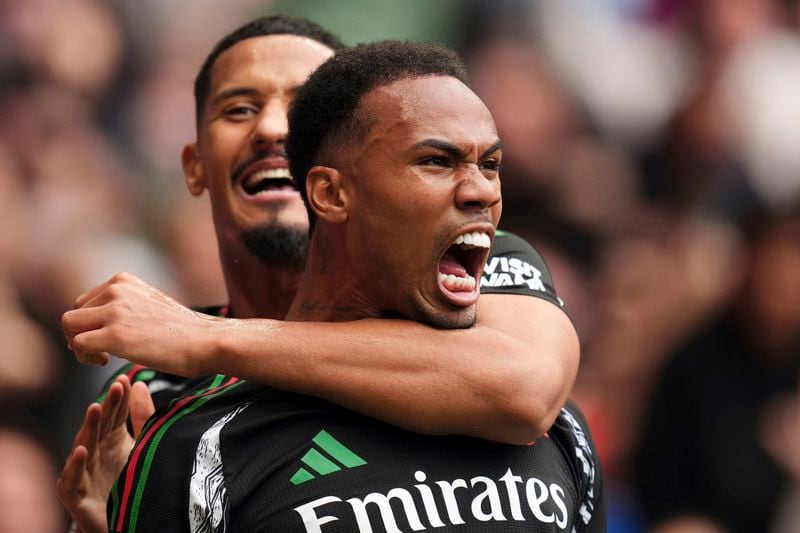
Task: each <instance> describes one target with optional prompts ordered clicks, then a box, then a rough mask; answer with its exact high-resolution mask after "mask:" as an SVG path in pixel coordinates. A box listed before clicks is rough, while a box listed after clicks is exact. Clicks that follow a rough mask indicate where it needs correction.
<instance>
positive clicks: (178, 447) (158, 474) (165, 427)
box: [106, 375, 249, 533]
mask: <svg viewBox="0 0 800 533" xmlns="http://www.w3.org/2000/svg"><path fill="white" fill-rule="evenodd" d="M243 383H244V382H243V381H241V380H239V379H237V378H232V377H227V376H222V375H217V376H214V377H212V378H209V379H207V380H206V381H205V382H203V383H202V384H201V385H199V386H197V387H195V388H193V389H192V390H190V391H188V392H186V393H185V394H184V395H182V396H181V397H179V398H176V399H175V400H174V401H172V402H171V403H170V404H169V405H166V406H163V407H161V408H160V409H158V410H157V411H156V413H155V414H154V415H153V416H152V417H150V419H149V420H148V421H147V424H146V425H145V426H144V428H143V429H142V433H141V434H140V435H139V437H138V439H137V440H136V443H135V444H134V447H133V449H132V450H131V453H130V455H129V456H128V461H127V463H126V464H125V466H124V468H123V469H122V472H120V475H119V477H118V478H117V480H116V482H115V483H114V485H113V487H112V489H111V493H110V495H109V499H108V502H107V507H106V512H107V514H106V517H107V520H108V526H109V531H111V532H113V533H122V532H125V533H149V532H151V531H170V532H174V533H180V532H186V533H189V532H195V531H209V532H210V531H218V530H220V529H219V526H220V524H221V523H222V521H223V517H225V516H226V514H225V513H226V512H227V506H226V505H225V500H224V496H225V495H224V486H223V494H219V493H217V494H201V496H206V497H209V498H210V500H209V501H212V502H215V504H216V502H219V505H218V506H216V507H210V508H208V509H201V510H199V511H198V512H195V511H194V508H195V505H194V503H193V502H194V499H193V494H192V493H191V489H192V488H193V487H192V485H191V482H192V480H193V479H194V478H195V475H196V474H197V472H196V470H197V467H196V458H197V456H198V454H202V453H207V452H208V449H207V448H204V447H203V445H202V444H203V442H205V441H204V439H206V440H207V435H208V434H209V433H211V434H214V428H215V427H216V426H215V423H216V421H217V419H218V418H220V417H221V416H222V415H224V414H225V413H227V409H228V406H227V404H225V403H224V402H221V400H223V399H227V398H226V395H229V394H231V393H232V392H234V391H235V390H236V389H238V387H239V385H241V384H243ZM248 394H249V393H248ZM214 402H217V403H214ZM220 404H222V405H220ZM234 405H236V403H234ZM220 409H221V410H222V412H219V410H220ZM189 415H191V416H189ZM200 474H202V475H204V476H206V477H210V478H213V477H214V476H220V475H222V472H221V470H218V471H215V472H211V473H208V472H200ZM207 486H211V487H216V486H217V485H213V484H207ZM212 492H214V491H212ZM215 496H218V497H222V499H221V500H218V499H215V498H214V497H215ZM212 519H213V520H212ZM210 520H211V521H212V522H213V523H211V522H209V521H210Z"/></svg>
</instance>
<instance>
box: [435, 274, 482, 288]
mask: <svg viewBox="0 0 800 533" xmlns="http://www.w3.org/2000/svg"><path fill="white" fill-rule="evenodd" d="M439 281H440V282H441V283H442V285H444V287H445V288H446V289H447V290H449V291H453V292H470V291H473V290H475V285H476V282H475V278H473V277H472V276H470V275H469V274H467V275H466V276H465V277H463V278H460V277H458V276H454V275H453V274H443V273H442V272H439Z"/></svg>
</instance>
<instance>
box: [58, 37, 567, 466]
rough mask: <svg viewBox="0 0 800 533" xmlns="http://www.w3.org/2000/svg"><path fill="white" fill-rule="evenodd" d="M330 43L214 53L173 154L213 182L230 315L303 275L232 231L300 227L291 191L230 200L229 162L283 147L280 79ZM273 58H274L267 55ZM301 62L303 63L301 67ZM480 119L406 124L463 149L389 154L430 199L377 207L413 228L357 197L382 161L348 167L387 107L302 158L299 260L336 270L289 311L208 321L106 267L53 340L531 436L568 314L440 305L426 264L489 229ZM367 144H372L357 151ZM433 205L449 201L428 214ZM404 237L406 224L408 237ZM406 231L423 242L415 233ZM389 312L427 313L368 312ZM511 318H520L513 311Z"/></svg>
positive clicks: (275, 299) (515, 439)
mask: <svg viewBox="0 0 800 533" xmlns="http://www.w3.org/2000/svg"><path fill="white" fill-rule="evenodd" d="M330 53H331V52H330V50H328V49H326V48H325V47H324V46H321V45H319V44H318V43H316V42H314V41H311V40H310V39H306V38H302V37H297V36H269V37H259V38H254V39H248V40H246V41H243V42H240V43H238V44H237V45H235V46H234V47H232V48H231V49H229V50H228V51H226V52H225V53H223V54H222V55H221V56H220V57H219V58H218V60H217V63H216V64H215V67H214V75H213V79H212V91H211V96H210V98H209V102H207V104H206V106H205V110H204V117H203V119H202V120H201V121H200V125H199V130H198V141H197V143H193V144H189V145H187V147H186V148H185V149H184V151H183V154H182V162H183V166H184V171H185V174H186V182H187V185H188V187H189V190H190V192H192V194H195V195H199V194H201V193H202V192H203V191H204V190H206V189H207V190H208V191H209V193H210V194H209V196H210V198H211V202H212V208H213V213H214V221H215V227H216V231H217V235H218V240H219V244H220V257H221V259H222V264H223V270H224V273H225V278H226V284H227V286H228V293H229V295H230V303H231V308H232V309H233V311H234V313H235V316H236V317H237V318H250V317H261V318H264V317H266V318H282V317H283V316H284V315H285V313H286V311H287V309H288V306H289V304H288V302H289V301H290V300H291V297H292V296H294V293H295V290H296V289H297V286H298V283H299V278H300V273H299V272H297V271H296V269H291V268H288V267H279V266H275V265H269V264H266V263H264V262H263V261H261V260H259V259H256V258H254V257H252V256H251V255H250V254H249V252H248V251H247V250H246V249H245V248H244V246H243V245H242V244H241V242H240V239H239V235H240V234H241V231H242V229H246V228H248V227H252V225H254V224H258V223H263V222H264V221H265V220H269V219H270V217H277V218H278V219H279V220H280V221H281V223H289V224H293V223H300V220H299V216H300V215H299V213H300V212H301V211H300V210H302V217H303V222H302V223H303V224H307V222H305V211H304V208H303V207H302V204H301V200H300V198H299V195H297V197H296V198H295V197H293V196H291V195H284V196H280V195H277V196H278V198H275V199H273V200H270V201H264V202H260V203H256V202H252V201H249V200H248V199H247V198H245V197H244V196H242V194H241V190H240V189H239V188H238V185H237V181H236V180H235V179H234V176H236V175H237V171H239V170H241V169H243V168H247V167H248V165H251V164H252V163H253V162H258V161H261V160H264V159H265V157H264V156H265V155H266V156H267V159H269V157H273V158H274V157H278V156H279V155H280V154H282V151H283V139H284V138H285V135H286V117H285V113H286V107H287V106H288V104H289V103H290V102H291V98H292V95H293V93H294V90H295V89H296V87H297V86H299V84H300V83H302V81H304V79H305V77H306V76H307V75H308V74H309V73H310V72H311V71H312V70H313V69H314V68H316V67H317V66H318V65H319V63H321V62H322V61H324V60H325V59H326V58H327V57H328V55H330ZM284 56H285V59H286V61H283V60H281V61H275V60H276V59H278V58H279V57H284ZM265 58H269V61H267V60H266V59H265ZM303 61H305V63H304V64H305V68H306V72H305V73H304V75H302V74H301V73H300V67H299V66H298V65H299V64H300V63H302V62H303ZM289 66H291V68H293V69H295V70H294V74H293V75H292V76H289V75H288V74H286V68H288V67H289ZM447 81H448V82H450V85H448V87H449V89H448V90H449V91H451V92H449V93H448V96H455V95H458V94H460V95H461V96H462V97H463V96H464V95H463V94H461V93H463V91H464V90H467V89H466V88H465V87H463V86H462V87H455V86H452V85H453V84H452V82H454V81H455V80H449V79H448V80H447ZM235 89H242V90H235ZM244 89H247V90H244ZM251 89H252V90H251ZM385 89H387V90H388V89H390V87H387V88H385ZM226 91H227V92H226ZM467 91H468V90H467ZM429 92H430V91H429ZM433 92H434V93H435V92H436V91H433ZM225 94H227V95H228V96H227V97H225V96H224V95H225ZM470 94H471V93H470ZM220 95H223V96H220ZM373 96H374V97H375V98H377V100H379V101H376V102H375V104H376V105H378V106H379V107H380V108H381V110H382V112H387V113H388V112H389V111H391V110H394V111H400V110H406V111H408V112H410V113H412V114H413V112H419V109H420V108H421V106H417V111H414V105H415V103H414V102H412V101H398V100H397V98H396V97H397V95H396V94H395V95H392V94H389V93H385V91H378V92H375V94H372V93H371V94H370V97H373ZM435 96H436V95H433V94H429V95H426V97H435ZM472 97H473V98H475V99H476V100H477V97H474V95H472ZM438 100H447V98H444V97H437V101H438ZM424 101H425V100H422V99H418V100H417V102H424ZM478 102H479V100H478ZM442 103H446V102H442ZM462 103H463V102H462ZM473 105H476V103H475V102H473ZM481 106H482V104H481ZM442 116H444V114H440V115H439V116H438V117H437V116H428V117H427V119H426V120H428V121H433V120H434V119H435V120H438V119H441V118H442ZM478 116H480V117H483V119H482V125H483V127H482V133H483V135H484V136H483V137H481V138H477V137H474V134H473V133H472V132H471V130H472V124H470V123H469V121H465V118H464V117H463V116H462V117H460V118H459V119H458V120H454V123H453V124H450V125H449V126H448V127H447V131H445V132H439V131H426V130H425V128H424V124H423V123H420V122H419V121H417V126H418V131H416V132H415V135H416V134H418V137H415V138H417V139H418V140H422V139H427V138H439V139H444V140H447V141H448V142H450V143H451V144H452V145H454V146H457V147H459V149H460V150H461V152H462V155H463V156H462V157H458V158H452V157H451V160H450V161H448V162H447V163H444V164H442V163H443V161H442V160H441V159H442V158H443V156H445V155H447V156H448V157H450V155H448V154H445V153H439V152H435V151H433V152H431V153H428V152H425V151H423V150H420V149H419V147H417V148H416V150H417V151H413V153H412V151H411V150H407V151H405V152H404V155H403V157H404V159H403V160H402V161H400V160H394V159H392V160H391V161H389V163H390V164H391V165H393V167H397V168H400V167H402V169H403V179H404V182H405V183H406V187H402V186H400V184H395V185H396V186H395V187H394V189H393V190H394V193H395V194H398V195H399V194H401V193H404V191H405V189H407V188H408V189H410V188H411V187H410V185H412V184H413V185H414V186H415V187H424V188H425V190H427V191H428V192H429V193H431V199H430V200H431V201H430V202H427V201H425V202H422V201H419V200H420V198H417V197H416V195H415V196H413V197H412V196H407V197H403V198H400V197H397V198H396V202H394V203H393V204H391V205H392V209H397V210H399V211H401V210H402V207H403V206H402V205H401V204H400V202H401V201H403V199H404V200H405V201H407V202H409V201H413V202H417V203H419V205H418V208H419V209H418V211H417V212H416V214H415V215H414V216H420V217H422V219H421V220H420V221H419V223H415V227H414V233H409V232H408V229H406V228H397V227H396V224H392V223H391V220H390V219H391V216H397V213H398V212H399V211H393V213H394V215H392V214H390V213H389V212H386V213H381V212H380V210H379V209H376V208H369V205H370V202H375V201H384V200H386V199H387V196H388V195H390V194H391V192H390V191H389V190H388V189H386V190H381V187H382V186H381V183H383V187H385V186H387V185H389V184H388V183H387V180H386V177H387V176H388V175H389V174H387V173H386V171H385V170H386V169H384V172H379V171H380V170H381V169H380V168H377V167H376V168H375V169H373V168H372V167H371V166H363V165H362V166H359V165H358V159H359V158H363V159H364V160H365V161H366V163H365V164H367V165H369V161H368V160H370V159H371V158H373V157H375V156H379V155H380V156H381V157H383V156H386V157H389V156H388V154H381V153H378V152H375V150H380V147H381V146H384V147H385V146H386V145H385V143H386V142H389V141H396V140H397V139H398V138H400V137H401V136H402V131H403V126H402V125H401V124H400V122H402V121H395V122H393V123H387V124H386V128H387V129H386V131H384V132H382V133H380V135H378V134H377V132H370V139H369V140H368V142H367V143H365V146H364V147H363V150H361V152H363V153H359V151H358V150H355V149H354V150H349V151H347V153H346V154H345V153H342V154H331V158H330V159H329V160H328V161H326V163H328V165H326V166H322V165H320V166H319V167H315V169H312V173H311V174H313V175H311V174H310V175H309V180H308V186H309V194H310V196H312V197H313V198H314V199H316V200H314V201H315V202H317V204H318V205H315V206H314V209H315V210H316V211H317V213H318V215H319V216H320V219H321V220H322V219H323V218H324V219H325V220H326V221H327V222H328V223H327V224H323V225H322V226H321V227H320V228H318V229H317V230H315V232H314V235H315V237H314V240H313V242H312V250H311V251H310V253H309V256H310V258H311V259H312V260H311V262H310V263H309V264H308V265H307V272H312V273H314V272H315V273H317V274H319V273H320V272H321V271H323V272H324V271H327V272H329V273H333V272H338V273H339V277H338V278H337V276H333V275H331V276H322V277H320V276H316V277H315V279H314V283H315V284H317V285H316V286H317V287H324V291H323V292H319V293H316V292H314V291H310V290H309V289H308V287H310V285H305V289H303V288H301V289H300V292H299V296H298V299H296V300H295V306H294V307H293V308H292V311H291V314H290V315H289V318H290V319H293V321H280V320H263V319H262V320H239V319H231V320H221V319H216V318H213V317H207V316H204V315H201V314H199V313H195V312H193V311H190V310H188V309H187V308H185V307H183V306H182V305H180V304H179V303H177V302H175V301H174V300H172V299H171V298H169V297H168V296H166V295H164V294H163V293H161V292H159V291H157V290H156V289H154V288H152V287H150V286H149V285H147V284H146V283H144V282H143V281H141V280H139V279H138V278H136V277H135V276H132V275H130V274H119V275H117V276H115V277H113V278H112V279H110V280H109V281H107V282H105V283H103V284H101V285H99V286H97V287H95V288H93V289H92V290H90V291H89V292H87V293H86V294H84V295H82V296H81V297H79V298H78V300H77V301H76V304H75V307H76V309H75V310H73V311H69V312H67V313H65V315H64V317H63V320H62V324H63V327H64V331H65V335H66V337H67V341H68V343H69V344H70V346H71V348H72V349H73V350H74V351H75V353H76V355H77V357H78V359H79V360H81V361H82V362H89V363H101V364H102V363H104V362H105V361H107V357H108V355H107V352H113V353H115V354H117V355H120V356H122V357H125V358H128V359H129V360H131V361H134V362H137V363H140V364H145V365H147V366H150V367H152V368H155V369H158V370H162V371H167V372H172V373H177V374H180V375H187V376H193V375H199V374H205V373H210V372H222V373H227V374H233V375H237V376H240V377H243V378H246V379H251V380H253V381H257V382H261V383H265V384H268V385H272V386H275V387H279V388H283V389H286V390H293V391H298V392H304V393H309V394H313V395H315V396H318V397H321V398H324V399H328V400H330V401H332V402H335V403H338V404H340V405H343V406H345V407H348V408H351V409H353V410H356V411H359V412H362V413H365V414H368V415H371V416H374V417H376V418H379V419H382V420H384V421H387V422H390V423H393V424H396V425H398V426H400V427H403V428H406V429H409V430H412V431H418V432H422V433H428V434H464V435H472V436H476V437H481V438H488V439H492V440H498V441H504V442H511V443H527V442H530V441H531V440H533V439H535V438H537V437H538V436H540V435H541V434H543V433H544V431H546V430H547V429H548V428H549V426H550V425H551V424H552V421H553V420H554V419H555V416H556V415H557V413H558V411H559V409H560V407H561V405H563V402H564V400H565V398H566V396H567V394H568V391H569V389H570V387H571V385H572V382H573V381H574V377H575V373H576V371H577V363H578V353H579V346H578V341H577V336H576V334H575V331H574V328H573V326H572V324H571V323H570V321H569V319H568V318H567V317H566V315H565V314H564V313H563V311H561V310H560V309H558V308H557V307H555V306H554V305H552V304H551V303H548V302H545V301H544V300H540V299H537V298H531V297H526V296H520V295H486V296H484V297H483V298H481V299H480V302H479V303H478V304H477V306H476V305H475V304H471V305H454V304H453V303H452V302H450V301H448V300H447V299H446V298H444V297H443V296H442V294H441V291H440V290H439V289H438V287H437V284H436V262H437V261H438V258H439V257H440V255H441V253H443V251H444V248H446V247H447V246H448V245H449V244H450V242H452V238H454V237H455V236H457V235H458V232H459V231H462V230H463V231H465V230H467V229H473V228H474V229H491V228H492V227H493V225H494V224H496V221H497V217H499V203H498V202H496V200H499V197H498V195H499V181H497V184H496V185H495V184H494V182H493V181H492V180H489V179H488V177H487V176H486V175H485V174H484V172H485V171H486V170H487V167H489V166H491V163H489V164H488V165H487V164H486V163H487V162H488V160H489V159H488V158H483V157H481V156H482V155H484V152H485V151H486V150H487V149H489V148H490V147H492V146H493V145H494V143H495V142H496V140H497V137H496V133H495V132H494V126H493V123H492V125H491V128H488V127H487V125H488V124H489V120H491V117H490V116H489V115H488V112H487V111H485V107H484V108H483V111H482V112H481V114H480V115H478ZM472 118H473V119H474V117H472ZM373 133H376V135H375V136H374V138H373ZM442 135H444V137H442ZM489 137H491V139H489ZM367 146H372V147H373V148H372V150H373V152H371V153H369V152H367V149H368V148H367ZM488 155H495V152H491V153H490V154H488ZM392 157H393V156H392ZM333 163H336V166H333ZM256 164H259V163H256ZM354 170H355V171H356V172H353V171H354ZM373 171H375V172H378V173H377V174H375V176H376V181H375V182H372V183H369V182H366V183H365V182H362V181H358V180H357V179H356V177H357V175H356V174H357V172H364V173H365V175H366V173H367V172H369V173H372V172H373ZM378 180H380V181H378ZM312 193H313V194H312ZM326 198H327V199H326ZM388 199H391V198H388ZM423 199H425V198H423ZM434 199H435V200H434ZM356 206H358V207H356ZM438 209H444V210H445V211H446V214H436V211H437V210H438ZM337 217H338V219H337ZM423 219H424V220H427V221H428V222H429V223H433V224H435V226H436V231H435V232H433V233H431V232H430V230H429V229H428V228H429V227H430V226H429V225H428V226H426V225H425V223H424V222H423V221H422V220H423ZM395 220H397V219H395ZM403 220H413V218H403ZM371 224H377V226H375V227H376V228H380V236H381V237H382V238H385V239H387V241H386V242H382V243H380V244H378V243H375V244H376V245H380V246H381V248H380V250H381V255H382V256H383V257H384V260H382V261H376V262H375V264H373V265H366V264H364V263H369V261H361V260H359V258H363V257H369V258H370V259H374V258H375V257H376V254H373V253H372V250H373V248H371V247H367V246H365V245H364V244H363V243H364V242H366V241H362V240H361V239H363V238H365V237H369V232H370V227H371V226H370V225H371ZM322 227H324V228H325V229H323V231H319V229H321V228H322ZM408 235H414V236H415V237H414V239H412V240H411V242H407V241H409V239H407V236H408ZM323 236H328V237H329V238H330V240H329V241H328V243H332V242H342V243H343V244H344V246H345V249H346V250H347V253H345V254H343V255H342V256H341V259H340V260H339V259H337V260H336V262H335V264H334V263H330V262H329V264H327V265H323V264H320V258H321V257H327V254H326V255H322V254H320V251H322V250H324V248H325V246H326V244H325V239H323ZM404 237H405V238H404ZM417 237H419V238H420V239H424V244H425V246H419V245H418V243H417V242H416V239H417ZM448 239H450V240H448ZM370 242H373V241H370ZM314 250H316V251H314ZM423 250H424V251H423ZM365 254H366V255H365ZM390 259H391V260H390ZM394 261H405V262H406V263H404V264H408V265H412V264H413V265H414V266H413V271H409V273H408V274H409V275H407V276H406V275H405V274H402V275H400V274H398V273H397V272H396V271H395V270H396V267H394V266H392V265H393V264H394ZM323 263H324V262H323ZM323 266H325V268H322V267H323ZM387 268H389V269H395V270H391V271H389V273H390V274H391V277H392V278H394V279H395V280H399V281H397V282H395V283H387V282H385V281H384V278H385V277H387V274H386V270H385V269H387ZM404 271H405V269H404ZM348 272H349V274H348ZM376 280H380V281H376ZM315 290H316V289H315ZM320 294H330V299H329V300H326V301H329V302H333V301H335V302H337V305H327V306H326V305H324V304H321V303H319V302H322V301H323V300H322V299H321V298H320V297H319V296H318V295H320ZM340 298H341V299H340ZM476 308H477V320H478V323H477V325H476V326H475V327H473V328H470V329H459V330H455V331H446V330H440V329H435V328H433V327H431V326H430V325H428V324H427V323H429V322H430V321H431V317H432V316H443V317H446V319H447V321H448V322H449V323H451V324H453V325H455V326H459V327H464V326H468V325H469V324H470V323H471V322H472V320H473V319H474V317H475V316H476ZM390 312H391V313H398V314H401V315H402V316H409V317H413V318H416V319H419V320H422V321H423V322H426V323H417V322H413V321H409V320H397V319H385V318H376V317H381V316H384V315H385V314H387V313H390ZM521 316H528V317H530V319H529V321H521V320H520V317H521ZM355 318H360V320H354V319H355ZM300 320H302V321H303V322H302V323H301V322H300ZM321 320H335V321H337V323H322V322H320V321H321ZM308 321H313V322H308ZM436 325H439V326H440V325H441V324H436ZM143 354H144V355H143ZM487 354H495V356H494V357H493V358H492V359H491V361H492V364H491V365H487V364H486V363H487V360H488V358H487ZM100 444H102V441H101V442H100ZM68 466H69V464H68Z"/></svg>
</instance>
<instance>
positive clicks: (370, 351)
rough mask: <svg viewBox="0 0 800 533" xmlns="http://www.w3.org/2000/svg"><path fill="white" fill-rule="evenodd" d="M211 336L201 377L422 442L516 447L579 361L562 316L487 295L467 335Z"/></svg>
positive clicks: (270, 329) (294, 326)
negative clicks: (221, 377) (322, 405)
mask: <svg viewBox="0 0 800 533" xmlns="http://www.w3.org/2000/svg"><path fill="white" fill-rule="evenodd" d="M206 334H207V337H206V338H207V339H208V340H207V341H204V342H203V347H204V348H205V349H204V350H202V348H201V350H202V352H201V353H203V355H202V356H201V359H200V360H201V361H202V363H201V364H202V367H203V368H202V369H203V370H204V371H218V372H220V371H221V372H222V373H226V374H233V375H237V376H240V377H244V378H246V379H250V380H252V381H256V382H261V383H266V384H269V385H273V386H275V387H278V388H282V389H286V390H292V391H296V392H301V393H305V394H310V395H313V396H318V397H321V398H324V399H326V400H329V401H331V402H333V403H336V404H339V405H343V406H345V407H348V408H350V409H353V410H355V411H358V412H361V413H364V414H367V415H370V416H373V417H375V418H379V419H381V420H384V421H386V422H389V423H392V424H395V425H397V426H400V427H404V428H406V429H409V430H412V431H416V432H420V433H427V434H462V435H471V436H475V437H481V438H486V439H491V440H497V441H503V442H509V443H518V444H519V443H526V442H530V441H532V440H534V439H535V438H537V437H539V436H541V435H542V434H543V433H544V432H545V431H546V430H547V428H548V427H549V426H550V425H551V424H552V422H553V420H554V419H555V417H556V415H557V414H558V411H559V409H560V407H561V406H562V405H563V403H564V400H565V399H566V396H567V394H568V392H569V388H570V387H571V385H572V381H573V379H574V376H575V372H576V370H577V363H578V341H577V336H576V334H575V332H574V328H573V327H572V324H571V323H570V321H569V319H568V318H567V316H566V315H565V313H564V312H563V311H561V310H560V309H558V308H557V307H556V306H555V305H553V304H551V303H549V302H547V301H545V300H541V299H539V298H531V297H529V296H522V295H499V294H493V295H486V296H483V297H482V298H481V304H480V307H479V318H478V325H476V326H475V327H474V328H471V329H467V330H456V331H445V330H437V329H433V328H430V327H427V326H424V325H421V324H419V323H416V322H410V321H406V320H383V319H376V320H371V319H370V320H359V321H356V322H343V323H308V322H280V321H271V320H264V321H262V320H225V321H221V322H216V323H214V324H213V327H211V328H209V331H207V333H206ZM264 354H269V355H268V356H267V357H265V355H264Z"/></svg>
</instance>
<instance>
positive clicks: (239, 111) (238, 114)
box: [224, 104, 258, 119]
mask: <svg viewBox="0 0 800 533" xmlns="http://www.w3.org/2000/svg"><path fill="white" fill-rule="evenodd" d="M257 113H258V109H256V107H255V106H254V105H252V104H237V105H232V106H230V107H228V108H226V109H225V111H224V114H225V116H226V117H230V118H234V119H236V118H246V117H249V116H252V115H255V114H257Z"/></svg>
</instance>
